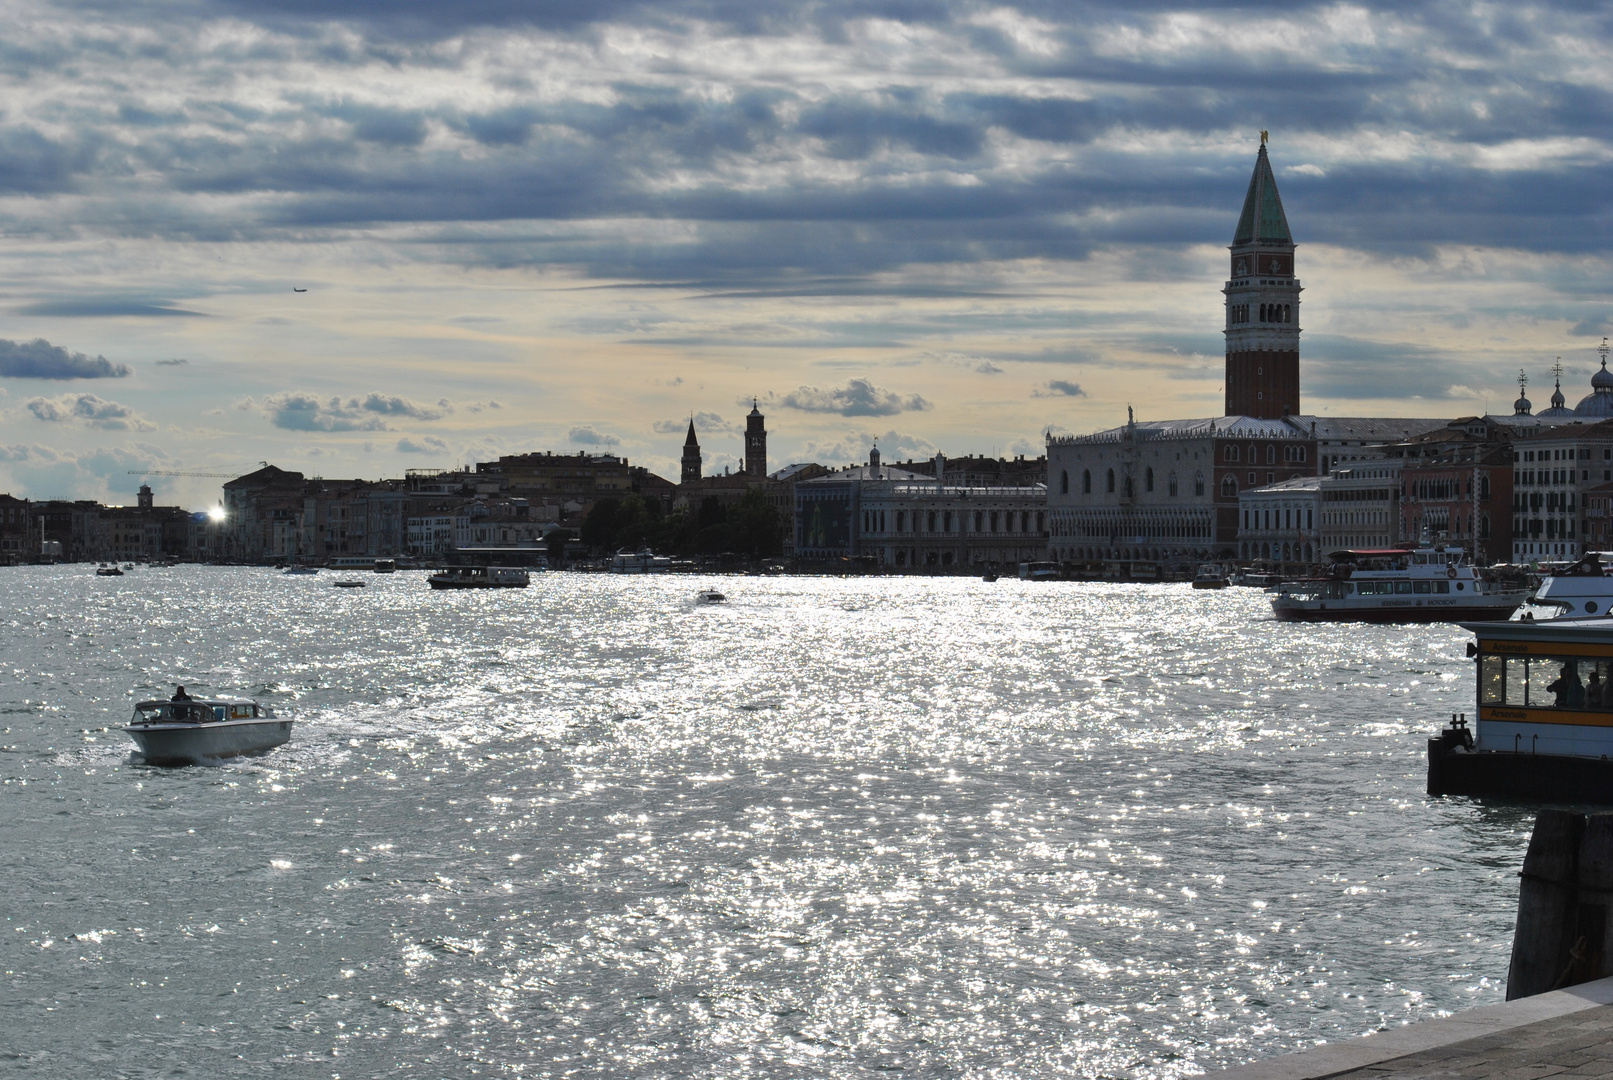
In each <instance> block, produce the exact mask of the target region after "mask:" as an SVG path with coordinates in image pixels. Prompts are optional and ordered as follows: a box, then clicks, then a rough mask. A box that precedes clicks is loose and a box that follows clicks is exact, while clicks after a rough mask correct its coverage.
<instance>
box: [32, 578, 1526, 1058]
mask: <svg viewBox="0 0 1613 1080" xmlns="http://www.w3.org/2000/svg"><path fill="white" fill-rule="evenodd" d="M331 580H332V578H331V576H330V575H329V574H328V573H326V574H320V575H319V576H317V577H311V578H309V577H302V578H298V577H285V576H282V575H279V574H276V573H274V572H272V571H268V570H259V569H238V568H230V569H222V568H203V567H180V568H175V569H170V570H157V569H140V570H135V571H131V572H130V573H129V574H128V575H127V576H126V577H123V578H121V579H105V578H96V577H94V576H93V568H91V567H88V566H68V567H50V568H32V567H30V568H17V569H9V570H0V663H3V665H4V679H3V681H0V744H3V745H0V750H3V753H0V774H3V781H4V783H3V787H0V844H3V856H4V867H5V872H4V877H3V879H0V880H3V881H4V894H3V895H4V900H5V915H6V926H5V931H4V937H3V939H0V965H3V968H4V977H5V982H4V986H5V992H4V994H0V1006H3V1007H0V1071H7V1072H15V1073H18V1074H22V1075H38V1076H52V1077H56V1076H61V1077H69V1076H71V1077H111V1076H139V1077H147V1076H179V1075H207V1076H232V1077H233V1076H243V1077H251V1076H269V1075H285V1076H310V1077H312V1076H318V1077H325V1076H341V1077H371V1076H382V1075H400V1074H401V1075H414V1076H421V1077H439V1076H441V1077H460V1076H472V1075H489V1076H494V1075H503V1076H532V1077H548V1076H578V1077H584V1076H613V1077H661V1076H702V1077H818V1076H823V1077H851V1076H866V1075H873V1074H875V1073H881V1074H885V1075H889V1073H890V1072H893V1071H899V1072H900V1074H901V1075H907V1076H925V1077H986V1076H998V1075H1002V1076H1008V1075H1013V1076H1061V1075H1069V1076H1144V1077H1163V1076H1177V1075H1185V1074H1191V1073H1196V1072H1200V1071H1202V1070H1204V1069H1207V1068H1214V1067H1217V1066H1222V1065H1227V1064H1233V1063H1236V1062H1239V1061H1244V1060H1249V1059H1251V1058H1255V1057H1262V1056H1267V1055H1270V1054H1275V1053H1279V1052H1282V1051H1285V1050H1290V1049H1295V1048H1299V1047H1303V1046H1307V1045H1310V1044H1312V1043H1315V1042H1317V1041H1319V1040H1333V1039H1339V1038H1344V1037H1348V1036H1353V1035H1357V1034H1360V1033H1363V1032H1367V1031H1372V1030H1375V1029H1377V1028H1379V1027H1382V1026H1385V1025H1394V1024H1400V1023H1403V1022H1406V1021H1410V1020H1417V1019H1425V1018H1429V1017H1432V1016H1436V1015H1439V1014H1441V1013H1444V1012H1447V1011H1451V1010H1456V1009H1463V1008H1468V1007H1470V1006H1473V1005H1479V1004H1485V1003H1489V1002H1493V1001H1498V1000H1500V998H1501V996H1502V992H1503V989H1504V982H1505V976H1506V964H1507V957H1508V951H1509V949H1510V943H1511V927H1512V919H1513V914H1514V910H1515V906H1514V905H1515V904H1516V896H1517V892H1516V890H1517V879H1516V871H1517V869H1518V867H1519V865H1520V863H1521V861H1522V853H1523V847H1524V845H1525V843H1526V840H1527V834H1528V829H1529V827H1530V824H1531V820H1532V819H1531V817H1530V815H1529V813H1528V812H1527V811H1526V810H1524V809H1522V808H1518V807H1508V806H1485V805H1483V804H1478V803H1474V802H1471V801H1467V800H1431V799H1429V798H1427V797H1426V796H1425V795H1424V794H1423V790H1422V789H1423V753H1424V750H1423V746H1424V739H1425V738H1426V736H1427V735H1428V734H1429V733H1430V732H1432V731H1433V730H1434V729H1436V728H1437V727H1439V726H1440V725H1441V724H1442V723H1443V721H1444V719H1445V718H1446V717H1447V716H1448V715H1449V714H1450V713H1451V712H1454V711H1469V707H1468V706H1467V704H1466V702H1467V701H1469V700H1471V687H1470V684H1469V679H1470V668H1469V661H1467V660H1465V659H1464V658H1463V654H1464V648H1465V643H1466V641H1467V640H1468V638H1467V635H1466V634H1465V633H1464V632H1463V631H1461V630H1460V629H1458V628H1450V627H1420V628H1372V627H1339V626H1314V627H1312V626H1294V625H1281V624H1277V623H1275V622H1272V621H1271V620H1270V619H1269V617H1268V608H1267V605H1266V598H1265V597H1264V596H1263V595H1262V594H1261V593H1259V592H1257V591H1254V590H1248V589H1229V590H1227V591H1225V592H1221V593H1207V592H1193V591H1192V590H1191V589H1190V588H1189V587H1188V586H1186V585H1156V586H1114V585H1097V584H1075V583H1062V584H1061V583H1035V584H1031V583H1022V582H1018V581H1006V580H1005V581H999V582H997V583H995V584H986V583H983V582H979V581H974V580H963V579H937V580H923V579H870V580H855V579H853V580H840V579H832V578H727V579H715V583H717V584H719V585H720V587H722V588H723V589H724V590H725V591H726V592H727V593H728V595H729V598H730V599H729V602H728V603H727V604H726V605H720V606H717V605H712V606H697V605H695V604H694V603H693V597H694V593H695V591H696V589H697V588H698V587H699V586H700V585H701V584H704V583H706V581H705V579H689V578H681V579H680V578H626V577H605V576H583V575H571V574H549V575H546V576H541V577H535V578H534V580H533V585H532V587H531V588H530V589H527V590H525V591H515V592H498V593H484V594H475V593H457V594H456V593H449V594H442V593H432V592H431V591H430V590H428V589H427V587H426V584H425V581H424V578H423V575H420V574H417V573H400V574H397V575H394V576H392V577H375V578H373V579H370V582H369V587H368V588H366V589H363V590H357V589H353V590H343V589H334V588H332V587H331ZM175 682H183V683H185V684H187V686H189V687H190V688H191V690H192V692H193V693H194V692H196V691H198V690H200V691H203V692H228V693H244V694H249V695H252V696H255V697H257V698H259V699H260V700H263V701H267V702H271V703H273V704H275V705H276V706H277V707H278V708H279V709H280V710H281V711H282V712H283V713H286V714H289V715H291V716H292V717H294V718H295V719H296V720H297V727H296V731H295V735H294V738H293V741H292V743H291V744H290V745H289V746H286V747H283V748H281V749H279V750H276V751H274V752H272V753H270V754H268V755H266V756H264V757H260V758H255V759H250V760H245V761H238V762H234V763H230V764H226V765H223V766H220V767H214V768H200V767H193V768H184V769H158V768H152V767H148V766H145V765H143V764H141V763H139V761H138V759H137V758H135V757H133V756H132V754H131V751H132V743H130V742H129V740H128V737H127V736H126V735H125V734H124V733H122V732H121V731H119V730H118V725H119V724H121V723H123V722H124V721H125V719H126V717H127V715H128V713H129V712H130V709H131V705H132V703H133V702H134V701H135V700H137V699H140V698H144V697H148V696H155V695H158V694H161V695H164V696H166V694H167V693H169V692H171V689H172V684H173V683H175Z"/></svg>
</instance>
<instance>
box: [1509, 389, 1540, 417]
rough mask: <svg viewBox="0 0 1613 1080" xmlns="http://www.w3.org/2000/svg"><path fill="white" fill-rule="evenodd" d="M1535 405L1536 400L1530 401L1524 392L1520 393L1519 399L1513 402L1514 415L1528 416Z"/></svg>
mask: <svg viewBox="0 0 1613 1080" xmlns="http://www.w3.org/2000/svg"><path fill="white" fill-rule="evenodd" d="M1534 407H1535V404H1534V402H1532V401H1530V400H1529V399H1528V398H1526V397H1524V396H1523V395H1522V394H1519V395H1518V400H1517V401H1514V402H1513V403H1512V415H1514V416H1528V415H1529V410H1530V409H1532V408H1534Z"/></svg>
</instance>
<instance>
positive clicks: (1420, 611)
mask: <svg viewBox="0 0 1613 1080" xmlns="http://www.w3.org/2000/svg"><path fill="white" fill-rule="evenodd" d="M1520 606H1522V605H1521V604H1515V603H1512V602H1510V601H1509V602H1507V603H1505V604H1495V605H1491V606H1486V607H1460V608H1458V607H1421V608H1417V607H1413V608H1360V607H1358V608H1346V607H1336V608H1320V609H1318V608H1292V607H1281V608H1279V607H1277V606H1276V605H1275V604H1274V605H1273V606H1272V614H1274V615H1276V616H1277V618H1278V619H1279V620H1281V621H1282V622H1364V623H1440V622H1451V623H1456V622H1504V621H1506V620H1507V619H1509V618H1511V617H1512V613H1513V612H1514V611H1517V610H1518V608H1519V607H1520Z"/></svg>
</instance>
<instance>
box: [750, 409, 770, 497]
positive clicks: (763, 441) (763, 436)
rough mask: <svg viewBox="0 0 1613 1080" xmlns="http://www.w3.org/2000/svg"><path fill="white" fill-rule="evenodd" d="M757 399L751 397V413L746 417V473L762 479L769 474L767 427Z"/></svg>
mask: <svg viewBox="0 0 1613 1080" xmlns="http://www.w3.org/2000/svg"><path fill="white" fill-rule="evenodd" d="M763 419H764V417H763V416H762V411H761V410H760V409H758V408H757V407H756V399H755V398H751V399H750V415H749V416H747V417H746V418H745V475H746V476H754V477H756V478H757V479H761V478H762V477H765V476H766V475H767V428H766V427H764V426H763V425H762V421H763Z"/></svg>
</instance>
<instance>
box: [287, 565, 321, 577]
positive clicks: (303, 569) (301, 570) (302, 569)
mask: <svg viewBox="0 0 1613 1080" xmlns="http://www.w3.org/2000/svg"><path fill="white" fill-rule="evenodd" d="M285 572H286V573H288V574H296V575H298V576H302V575H305V574H317V573H319V567H317V566H288V567H286V570H285Z"/></svg>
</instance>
